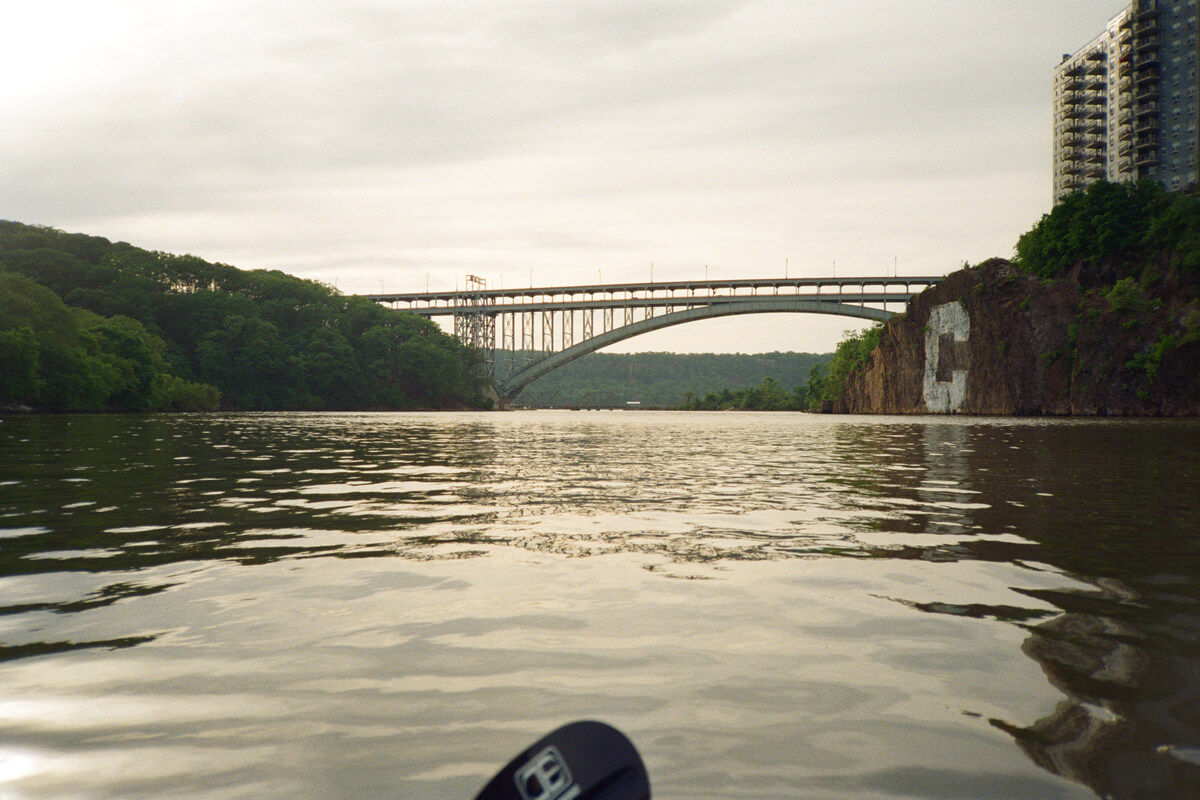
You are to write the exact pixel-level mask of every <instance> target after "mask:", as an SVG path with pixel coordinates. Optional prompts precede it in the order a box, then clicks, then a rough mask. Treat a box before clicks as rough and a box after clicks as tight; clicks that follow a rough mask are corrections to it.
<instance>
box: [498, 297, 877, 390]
mask: <svg viewBox="0 0 1200 800" xmlns="http://www.w3.org/2000/svg"><path fill="white" fill-rule="evenodd" d="M776 313H801V314H834V315H837V316H843V317H857V318H859V319H869V320H877V321H883V320H886V319H888V318H890V317H891V316H892V315H893V314H894V313H895V312H892V311H886V310H884V309H882V308H873V307H871V306H866V305H860V304H851V303H839V302H831V301H823V300H804V299H800V298H796V297H788V296H786V295H781V296H774V297H762V298H758V299H755V300H745V299H743V300H741V301H740V302H732V303H711V304H709V305H704V306H697V307H693V308H688V309H685V310H683V311H675V312H672V313H669V314H663V315H661V316H654V317H649V318H647V319H643V320H640V321H638V322H634V323H631V324H629V325H623V326H622V327H620V328H614V329H613V330H610V331H606V332H604V333H601V334H597V335H596V336H593V337H592V338H590V339H586V340H584V341H582V342H580V343H578V344H576V345H573V346H571V347H568V348H566V349H565V350H561V351H559V352H557V353H552V354H550V355H548V356H546V357H545V358H543V359H541V360H539V361H535V362H533V363H532V364H528V365H526V366H524V367H522V368H521V369H519V370H517V371H516V372H514V373H513V374H512V375H510V376H508V377H507V378H505V379H504V380H503V381H497V383H496V392H497V393H498V394H499V395H500V396H501V397H504V398H510V399H511V398H513V397H516V396H517V395H518V394H519V393H520V392H521V390H522V389H524V388H525V387H526V386H528V385H529V384H531V383H533V382H534V381H535V380H537V379H538V378H540V377H542V376H543V375H545V374H547V373H548V372H551V371H553V370H556V369H558V368H559V367H561V366H564V365H566V364H569V363H571V362H572V361H574V360H576V359H578V358H581V357H583V356H585V355H587V354H588V353H594V352H595V351H597V350H600V349H601V348H604V347H608V346H609V345H612V344H616V343H617V342H621V341H624V340H626V339H631V338H633V337H634V336H640V335H641V334H643V333H649V332H651V331H656V330H660V329H662V328H669V327H671V326H673V325H683V324H685V323H688V322H696V321H698V320H702V319H713V318H716V317H731V316H737V315H742V314H776Z"/></svg>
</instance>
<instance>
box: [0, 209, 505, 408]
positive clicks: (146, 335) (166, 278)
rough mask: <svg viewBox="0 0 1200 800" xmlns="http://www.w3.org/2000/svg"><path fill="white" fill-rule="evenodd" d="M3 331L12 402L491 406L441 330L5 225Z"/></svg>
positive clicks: (129, 250)
mask: <svg viewBox="0 0 1200 800" xmlns="http://www.w3.org/2000/svg"><path fill="white" fill-rule="evenodd" d="M0 333H2V334H4V336H5V338H4V339H3V342H0V344H6V345H8V347H6V348H4V353H6V354H7V355H2V354H0V372H3V373H4V377H3V379H2V380H3V383H0V404H4V403H9V404H11V403H27V404H29V405H34V406H39V407H45V408H52V409H63V410H70V409H85V408H87V409H101V408H113V409H152V408H164V409H178V408H187V407H190V406H192V405H193V404H194V403H195V401H197V400H199V401H201V402H200V403H199V404H200V405H201V406H205V407H207V406H214V405H215V401H213V402H209V401H212V399H213V398H215V397H217V396H218V392H219V396H220V397H222V398H223V401H222V402H223V405H224V406H225V407H227V408H236V409H261V410H273V409H300V408H307V409H322V408H329V409H400V408H411V407H415V406H423V407H444V406H458V407H462V406H484V405H486V404H487V401H486V400H484V399H483V396H482V390H483V385H482V384H481V382H480V380H479V372H478V369H477V366H478V365H477V359H476V358H475V357H474V354H472V353H471V352H469V351H468V350H466V349H465V348H463V347H462V346H461V345H460V344H459V343H458V342H457V341H456V340H455V339H454V338H453V337H451V336H449V335H447V334H445V333H444V332H443V331H442V330H441V329H440V328H438V327H437V325H435V324H434V323H432V322H430V321H429V320H425V319H422V318H420V317H417V316H415V315H413V314H408V313H403V312H393V311H389V310H388V309H385V308H383V307H382V306H380V305H378V304H377V303H373V302H371V301H369V300H366V299H364V298H359V297H346V296H343V295H341V294H339V293H338V292H337V291H335V290H334V289H332V288H330V287H328V286H325V285H323V284H320V283H316V282H314V281H307V280H302V279H300V278H295V277H292V276H290V275H287V274H285V273H282V272H278V271H268V270H255V271H243V270H239V269H236V268H234V267H231V266H228V265H226V264H212V263H209V262H206V261H204V260H202V259H200V258H197V257H195V256H190V255H183V256H179V255H172V254H169V253H161V252H153V251H148V250H142V249H139V248H136V247H134V246H132V245H130V244H127V243H125V242H118V243H115V244H114V243H112V242H110V241H109V240H107V239H103V238H100V237H96V236H84V235H82V234H68V233H63V232H62V231H58V230H55V229H53V228H44V227H35V226H30V225H23V224H21V223H17V222H8V221H2V220H0ZM30 337H32V339H31V338H30ZM206 387H207V388H206Z"/></svg>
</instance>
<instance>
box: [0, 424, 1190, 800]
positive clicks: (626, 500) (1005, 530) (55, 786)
mask: <svg viewBox="0 0 1200 800" xmlns="http://www.w3.org/2000/svg"><path fill="white" fill-rule="evenodd" d="M1198 532H1200V423H1198V422H1197V421H1163V420H1142V421H1121V420H1087V421H1084V420H1043V419H1039V420H1028V419H1025V420H1012V419H956V418H896V417H869V418H864V417H833V416H814V415H802V414H750V413H747V414H741V413H724V414H722V413H711V414H706V413H672V412H648V411H646V412H642V411H638V412H574V413H572V412H514V413H497V414H469V413H462V414H455V413H451V414H238V415H179V416H166V415H163V416H159V415H154V416H68V417H41V416H33V417H22V416H17V417H4V418H0V798H3V800H43V799H47V800H48V799H49V798H56V799H57V798H66V800H73V799H75V798H79V799H84V798H87V799H89V800H90V799H91V798H105V799H108V798H114V799H115V798H122V799H129V800H139V799H141V798H163V797H171V798H186V799H188V800H193V799H194V800H200V799H203V800H229V799H231V798H255V799H256V800H257V799H259V798H289V800H293V799H295V798H300V799H301V800H304V799H307V798H312V799H313V800H317V799H318V798H321V799H322V800H324V799H325V798H415V799H417V800H420V799H421V798H430V800H432V799H433V798H438V800H446V799H447V798H462V799H463V800H469V799H470V798H472V797H473V796H474V793H475V792H476V791H477V790H478V789H479V788H480V787H481V786H482V785H483V784H484V783H485V782H486V780H487V779H488V778H490V777H491V775H492V774H493V773H494V772H495V771H496V770H498V769H499V768H500V767H501V766H502V765H503V764H504V762H506V761H507V760H508V759H509V758H510V757H512V756H513V755H515V754H516V753H517V752H519V751H520V750H521V749H522V748H524V747H525V746H526V745H528V744H529V743H531V742H532V741H533V740H535V739H536V738H538V737H539V736H540V735H542V734H543V733H545V732H547V731H548V730H550V729H551V728H553V727H555V726H557V725H559V724H561V723H564V722H567V721H570V720H573V719H581V718H598V719H603V720H606V721H608V722H610V723H612V724H615V725H616V726H617V727H619V728H621V729H622V730H623V731H625V732H626V733H627V734H628V735H629V736H630V737H631V738H632V739H633V740H634V742H635V743H636V744H637V746H638V748H639V750H640V751H641V752H642V754H643V756H644V758H645V760H646V763H647V766H648V768H649V772H650V776H651V782H652V785H653V788H654V796H655V797H656V798H666V799H676V800H687V799H689V798H729V799H730V800H732V799H734V798H764V799H765V798H778V799H781V800H782V799H783V798H829V799H830V800H832V798H839V799H840V798H846V797H854V798H880V799H882V798H909V797H912V798H995V799H996V800H999V799H1000V798H1004V799H1005V800H1014V799H1016V800H1020V799H1021V798H1029V799H1030V800H1032V799H1033V798H1037V800H1045V799H1046V798H1087V797H1096V796H1098V795H1099V796H1103V797H1112V798H1139V800H1140V799H1141V798H1160V797H1161V798H1181V797H1200V536H1198V535H1197V534H1198Z"/></svg>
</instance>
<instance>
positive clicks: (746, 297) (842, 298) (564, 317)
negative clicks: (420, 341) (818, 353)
mask: <svg viewBox="0 0 1200 800" xmlns="http://www.w3.org/2000/svg"><path fill="white" fill-rule="evenodd" d="M940 280H941V278H940V277H928V276H916V277H914V276H884V277H847V278H761V279H739V280H714V281H707V280H706V281H673V282H657V283H624V284H597V285H579V286H550V287H537V288H532V287H531V288H527V289H526V288H521V289H487V288H486V287H485V286H484V285H483V282H482V280H480V279H478V278H474V279H473V280H472V281H470V282H469V284H468V287H467V289H465V290H463V291H454V292H420V293H418V292H413V293H398V294H382V293H381V294H371V295H366V297H368V298H369V299H371V300H375V301H376V302H380V303H384V304H387V305H388V306H390V307H392V308H393V309H396V310H403V311H410V312H412V313H415V314H418V315H420V316H424V317H439V316H452V317H453V318H454V332H455V335H456V336H457V337H458V339H459V340H460V341H462V342H463V343H464V344H466V345H468V346H470V347H472V348H475V349H476V350H478V351H479V352H480V354H481V356H482V357H483V361H484V364H485V365H486V368H487V371H488V374H489V375H490V376H491V377H492V379H493V381H494V382H495V384H496V386H497V387H508V388H509V389H511V390H513V391H519V386H518V384H519V385H520V386H523V385H524V384H523V383H521V381H522V380H524V381H525V382H528V380H526V379H525V378H522V377H521V376H528V375H530V374H532V373H535V372H536V373H538V374H541V373H542V372H544V371H545V369H548V368H553V366H551V365H557V364H561V363H565V360H564V359H566V360H569V359H570V358H574V357H578V355H582V354H584V353H586V352H591V351H592V350H594V349H597V348H599V347H602V346H607V343H613V342H614V341H619V340H620V339H621V338H623V337H624V338H627V337H628V336H633V335H637V334H638V333H641V332H648V331H649V330H655V329H658V328H661V327H666V326H668V325H670V324H676V323H683V322H687V321H692V320H696V319H703V318H711V317H719V316H727V315H732V314H743V313H773V312H788V311H802V312H806V313H826V314H842V315H845V316H851V317H859V318H871V319H884V318H886V317H887V316H889V315H890V314H891V313H893V312H892V311H891V310H890V309H889V308H888V306H889V305H900V304H905V303H907V302H908V300H909V299H910V298H911V297H913V296H914V295H915V294H916V293H917V292H918V291H921V290H924V289H926V288H928V287H929V286H932V285H933V284H935V283H937V282H938V281H940ZM663 312H665V313H663ZM589 342H591V343H593V344H591V345H589V344H588V343H589ZM552 357H553V358H552ZM541 361H546V362H547V364H546V365H545V366H544V367H543V368H538V369H531V368H532V367H534V366H535V365H537V364H538V363H539V362H541ZM539 370H540V371H539ZM529 380H532V378H529Z"/></svg>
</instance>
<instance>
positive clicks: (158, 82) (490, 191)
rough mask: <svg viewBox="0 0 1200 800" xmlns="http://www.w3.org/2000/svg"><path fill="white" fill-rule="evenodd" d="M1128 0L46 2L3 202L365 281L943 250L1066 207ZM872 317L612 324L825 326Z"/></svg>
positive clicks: (784, 264) (13, 50)
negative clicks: (1109, 48)
mask: <svg viewBox="0 0 1200 800" xmlns="http://www.w3.org/2000/svg"><path fill="white" fill-rule="evenodd" d="M1124 5H1125V3H1123V2H1120V0H969V1H968V0H907V2H899V1H898V0H840V2H837V3H831V2H828V1H827V0H823V1H822V2H815V1H812V0H626V1H624V2H619V1H618V0H506V2H496V1H495V0H491V1H490V2H475V1H474V0H390V1H384V0H379V1H378V2H363V0H338V1H337V2H315V1H314V0H288V2H283V1H282V0H272V1H267V0H234V1H233V2H226V0H206V2H203V3H197V2H194V1H193V0H187V2H177V1H176V0H102V1H101V2H97V0H84V1H83V2H76V1H74V0H65V1H64V0H40V2H37V3H33V2H27V3H14V4H9V7H6V9H5V12H4V15H3V22H4V24H3V26H2V27H0V74H3V75H5V76H6V78H5V79H4V80H3V81H0V219H9V220H16V221H20V222H25V223H31V224H38V225H49V226H53V227H55V228H59V229H61V230H65V231H70V232H82V233H88V234H92V235H97V236H104V237H106V238H108V239H111V240H113V241H128V242H130V243H132V244H134V245H137V246H139V247H144V248H147V249H151V250H161V251H166V252H171V253H180V254H182V253H190V254H193V255H197V256H200V257H201V258H204V259H206V260H209V261H217V262H222V263H227V264H232V265H234V266H237V267H241V268H244V269H278V270H282V271H284V272H287V273H290V274H292V275H296V276H299V277H303V278H310V279H314V280H319V281H323V282H325V283H329V284H332V285H336V287H337V288H338V289H339V290H340V291H343V292H347V293H371V292H380V291H387V292H405V291H410V292H415V291H424V290H425V289H426V288H427V287H428V288H429V289H432V290H449V289H453V288H456V287H457V286H461V285H463V284H464V282H465V276H466V275H468V274H471V275H478V276H480V277H483V278H485V279H486V280H487V281H488V284H489V286H491V287H495V288H516V287H521V286H529V285H535V286H552V285H569V284H578V283H593V282H597V281H599V282H628V281H643V280H649V279H651V278H653V279H654V280H660V281H665V280H691V279H701V278H704V277H706V276H708V277H712V278H759V277H770V276H776V275H779V276H782V275H788V276H791V277H799V276H804V277H819V276H827V275H837V276H853V275H879V274H888V273H892V272H895V273H897V274H900V275H943V274H946V273H948V272H950V271H953V270H954V269H957V268H958V267H960V266H962V264H963V263H964V262H970V263H978V262H979V261H982V260H984V259H986V258H989V257H992V256H1005V257H1007V256H1010V255H1011V254H1012V251H1013V246H1014V244H1015V243H1016V240H1017V237H1018V236H1020V234H1022V233H1024V232H1025V231H1027V230H1028V229H1029V228H1031V227H1032V226H1033V225H1034V224H1035V223H1036V222H1037V221H1038V219H1039V218H1040V217H1041V215H1042V214H1044V213H1046V212H1048V211H1049V210H1050V207H1051V202H1052V198H1051V80H1052V70H1053V67H1054V65H1055V64H1056V63H1057V62H1058V61H1059V60H1060V59H1061V57H1062V55H1063V54H1064V53H1067V52H1071V51H1074V50H1076V49H1078V48H1079V47H1081V46H1082V45H1084V44H1086V43H1087V42H1088V41H1089V40H1091V39H1092V38H1093V37H1094V36H1095V35H1096V34H1098V33H1100V32H1101V30H1102V29H1103V27H1104V24H1105V23H1106V22H1107V20H1108V19H1109V18H1111V17H1112V16H1113V15H1115V14H1116V13H1117V12H1118V11H1120V10H1121V8H1123V7H1124ZM858 326H859V325H858V324H857V323H855V322H854V321H852V320H850V319H848V318H841V317H826V316H815V315H808V314H791V315H776V314H772V315H757V316H747V317H738V318H731V319H724V320H713V321H708V322H702V323H692V324H688V325H683V326H677V327H675V328H670V329H666V330H663V331H660V332H657V333H654V334H649V335H646V336H641V337H637V338H634V339H630V340H627V341H626V342H625V343H623V345H619V346H617V347H615V348H611V349H612V350H616V351H621V352H635V351H645V350H650V351H667V350H670V351H676V352H748V353H756V352H768V351H773V350H796V351H808V352H827V351H829V350H832V349H833V346H834V345H835V344H836V342H837V341H838V340H839V339H840V338H841V334H842V332H843V331H845V330H847V329H852V328H856V327H858Z"/></svg>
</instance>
